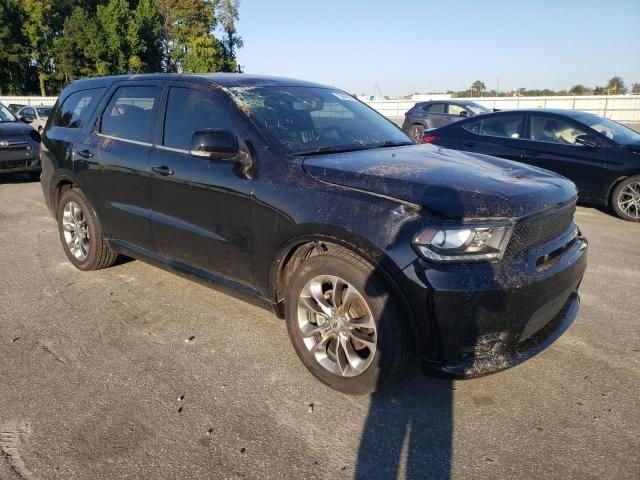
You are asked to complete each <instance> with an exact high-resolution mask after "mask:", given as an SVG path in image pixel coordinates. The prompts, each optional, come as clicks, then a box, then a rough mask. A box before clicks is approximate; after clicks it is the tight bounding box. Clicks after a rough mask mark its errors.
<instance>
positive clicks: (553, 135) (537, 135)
mask: <svg viewBox="0 0 640 480" xmlns="http://www.w3.org/2000/svg"><path fill="white" fill-rule="evenodd" d="M528 130H529V135H528V137H529V141H527V144H526V147H525V149H524V155H523V157H522V161H523V162H525V163H528V164H530V165H535V166H536V167H541V168H545V169H547V170H551V171H552V172H556V173H559V174H560V175H562V176H564V177H567V178H568V179H569V180H571V181H572V182H573V183H575V184H576V187H578V193H579V195H580V197H581V198H582V199H583V200H588V199H593V198H599V197H600V195H601V191H602V184H603V183H604V178H605V176H606V174H607V171H606V151H607V148H608V146H606V145H602V146H600V147H597V148H594V147H585V146H583V145H580V144H578V143H576V141H575V139H576V137H577V136H579V135H585V134H587V132H586V130H585V129H583V128H581V127H580V126H579V125H578V124H574V123H573V122H570V121H567V120H565V119H563V118H561V117H557V116H553V115H545V114H535V115H534V114H532V115H530V116H529V129H528Z"/></svg>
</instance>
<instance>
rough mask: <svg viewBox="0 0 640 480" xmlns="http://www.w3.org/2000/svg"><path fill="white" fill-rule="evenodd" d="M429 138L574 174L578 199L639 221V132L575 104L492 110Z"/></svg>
mask: <svg viewBox="0 0 640 480" xmlns="http://www.w3.org/2000/svg"><path fill="white" fill-rule="evenodd" d="M423 141H424V142H425V143H433V144H436V145H440V146H443V147H447V148H453V149H456V150H465V151H469V152H476V153H483V154H486V155H493V156H495V157H501V158H506V159H508V160H516V161H519V162H523V163H528V164H530V165H534V166H536V167H541V168H545V169H547V170H552V171H554V172H557V173H559V174H561V175H564V176H565V177H567V178H568V179H570V180H572V181H573V182H574V183H575V184H576V186H577V187H578V192H579V196H580V201H582V202H584V203H589V204H595V205H605V206H609V205H610V206H611V207H612V208H613V210H614V211H615V213H616V214H617V215H618V216H619V217H620V218H622V219H624V220H629V221H634V222H640V134H639V133H636V132H634V131H633V130H631V129H629V128H627V127H625V126H623V125H620V124H619V123H617V122H614V121H612V120H609V119H607V118H603V117H600V116H598V115H594V114H592V113H586V112H578V111H573V110H517V111H505V112H497V113H489V114H486V115H482V116H479V117H476V118H472V119H465V120H462V121H460V122H457V123H455V124H452V125H448V126H445V127H442V128H438V129H434V130H430V131H428V132H426V133H425V134H424V135H423Z"/></svg>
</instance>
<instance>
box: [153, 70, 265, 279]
mask: <svg viewBox="0 0 640 480" xmlns="http://www.w3.org/2000/svg"><path fill="white" fill-rule="evenodd" d="M163 97H164V98H166V102H165V107H164V109H165V113H164V115H163V118H164V125H163V128H162V129H161V131H160V132H159V137H158V138H157V143H158V145H157V147H156V148H155V150H154V152H153V154H152V156H151V163H150V166H151V177H150V199H151V220H152V226H153V227H152V228H153V237H154V241H155V245H156V247H157V250H158V252H159V253H160V254H161V255H163V256H165V257H166V258H168V259H171V260H173V261H177V262H181V263H183V264H187V265H189V266H191V267H196V268H198V269H201V270H205V271H207V272H210V273H213V274H216V275H220V276H223V277H225V278H227V279H230V280H234V281H238V282H240V283H244V284H245V285H248V286H252V284H253V275H252V265H251V252H252V251H253V245H252V242H253V235H252V229H251V188H252V181H251V180H250V179H248V178H247V177H246V176H244V175H243V173H242V172H241V169H240V168H239V166H238V164H236V163H234V162H230V161H221V160H212V159H208V158H202V157H195V156H192V155H190V154H189V145H190V142H191V136H192V135H193V133H194V132H195V131H198V130H204V129H209V128H215V129H223V130H228V131H231V132H232V133H235V134H237V135H238V136H239V137H240V138H241V139H242V138H246V135H245V134H244V131H243V128H244V127H243V123H242V122H241V119H240V117H239V114H238V112H237V109H235V107H234V106H233V103H232V102H231V100H230V99H229V98H228V97H227V95H226V94H223V93H222V92H221V91H220V90H218V89H214V88H211V87H210V86H209V85H200V84H197V83H193V84H186V83H184V82H180V83H173V82H169V83H167V86H166V88H165V93H164V95H163Z"/></svg>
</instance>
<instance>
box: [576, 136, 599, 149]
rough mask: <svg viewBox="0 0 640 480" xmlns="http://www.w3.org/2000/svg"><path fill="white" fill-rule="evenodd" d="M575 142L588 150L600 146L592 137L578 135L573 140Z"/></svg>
mask: <svg viewBox="0 0 640 480" xmlns="http://www.w3.org/2000/svg"><path fill="white" fill-rule="evenodd" d="M575 142H576V143H577V144H578V145H582V146H584V147H589V148H598V147H599V146H600V144H599V143H598V140H597V139H596V138H595V137H594V136H593V135H586V134H585V135H578V136H577V137H576V139H575Z"/></svg>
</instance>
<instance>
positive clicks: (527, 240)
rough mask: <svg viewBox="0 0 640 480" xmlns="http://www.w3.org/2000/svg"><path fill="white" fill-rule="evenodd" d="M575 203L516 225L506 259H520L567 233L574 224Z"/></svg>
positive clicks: (506, 252) (526, 219)
mask: <svg viewBox="0 0 640 480" xmlns="http://www.w3.org/2000/svg"><path fill="white" fill-rule="evenodd" d="M575 212H576V204H575V202H571V203H569V204H567V205H565V206H563V207H560V208H557V209H555V210H551V211H548V212H542V213H540V214H537V215H534V216H532V217H529V218H525V219H524V220H522V221H520V222H518V223H516V225H515V227H513V232H512V234H511V239H510V240H509V244H508V245H507V249H506V250H505V254H504V256H505V258H518V257H520V256H522V255H523V254H525V253H526V252H528V251H529V250H530V249H531V248H533V247H537V246H538V245H543V244H545V243H547V242H550V241H551V240H553V239H554V238H557V237H559V236H560V235H562V234H563V233H565V232H566V231H567V230H568V229H569V227H570V226H571V224H572V223H573V216H574V214H575Z"/></svg>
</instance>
